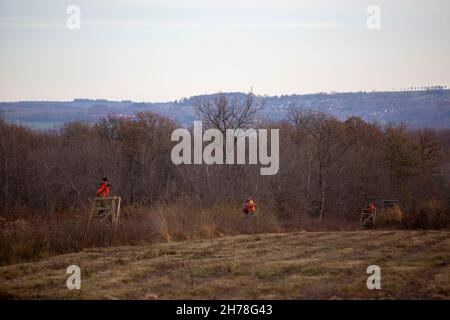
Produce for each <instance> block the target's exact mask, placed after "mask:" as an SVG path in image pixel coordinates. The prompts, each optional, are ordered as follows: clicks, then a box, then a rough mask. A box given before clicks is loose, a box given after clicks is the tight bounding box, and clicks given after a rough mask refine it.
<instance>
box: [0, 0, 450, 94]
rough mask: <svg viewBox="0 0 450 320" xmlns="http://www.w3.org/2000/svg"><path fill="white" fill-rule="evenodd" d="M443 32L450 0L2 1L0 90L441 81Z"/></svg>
mask: <svg viewBox="0 0 450 320" xmlns="http://www.w3.org/2000/svg"><path fill="white" fill-rule="evenodd" d="M72 4H73V5H77V6H79V8H80V9H81V29H80V30H69V29H68V28H67V27H66V21H67V18H68V17H69V15H68V14H67V13H66V9H67V7H68V6H69V5H72ZM373 4H375V5H377V6H379V8H380V9H381V29H380V30H370V29H368V28H367V26H366V21H367V19H368V17H369V14H367V12H366V10H367V8H368V6H369V5H373ZM449 39H450V1H449V0H422V1H417V0H388V1H377V0H374V1H364V0H361V1H355V0H353V1H338V0H306V1H300V0H298V1H294V0H166V1H163V0H148V1H144V0H110V1H106V0H89V1H87V0H86V1H85V0H70V1H65V0H40V1H35V0H0V101H17V100H72V99H73V98H77V97H83V98H106V99H112V100H128V99H131V100H134V101H166V100H173V99H179V98H181V97H189V96H192V95H196V94H203V93H212V92H218V91H223V92H228V91H244V92H248V91H249V90H250V89H251V88H253V91H254V92H255V93H257V94H269V95H280V94H290V93H314V92H323V91H340V92H344V91H360V90H391V89H400V88H405V87H410V86H425V85H450V41H449Z"/></svg>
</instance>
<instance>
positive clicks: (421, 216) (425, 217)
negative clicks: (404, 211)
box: [410, 199, 448, 229]
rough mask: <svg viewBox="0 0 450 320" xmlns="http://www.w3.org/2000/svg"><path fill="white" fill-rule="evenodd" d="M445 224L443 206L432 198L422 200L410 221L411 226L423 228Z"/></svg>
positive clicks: (432, 227)
mask: <svg viewBox="0 0 450 320" xmlns="http://www.w3.org/2000/svg"><path fill="white" fill-rule="evenodd" d="M447 224H448V221H447V217H446V215H445V209H444V206H443V205H442V203H441V202H440V201H437V200H434V199H428V200H425V201H423V202H422V204H421V205H420V206H419V209H418V211H417V212H416V213H415V214H414V215H413V217H411V221H410V225H411V226H412V227H414V228H423V229H439V228H445V227H446V226H447Z"/></svg>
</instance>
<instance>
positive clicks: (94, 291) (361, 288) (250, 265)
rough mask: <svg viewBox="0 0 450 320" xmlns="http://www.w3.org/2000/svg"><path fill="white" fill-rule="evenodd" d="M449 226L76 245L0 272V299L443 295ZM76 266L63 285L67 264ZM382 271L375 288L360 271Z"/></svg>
mask: <svg viewBox="0 0 450 320" xmlns="http://www.w3.org/2000/svg"><path fill="white" fill-rule="evenodd" d="M449 262H450V233H449V232H448V231H357V232H298V233H280V234H259V235H239V236H231V237H223V238H217V239H212V240H193V241H185V242H170V243H165V244H154V245H145V246H133V247H129V246H127V247H116V248H98V249H85V250H83V251H81V252H78V253H72V254H65V255H60V256H56V257H52V258H48V259H44V260H42V261H39V262H34V263H22V264H16V265H11V266H6V267H1V268H0V297H3V298H16V299H30V298H38V299H42V298H50V299H55V298H63V299H238V298H239V299H316V298H325V299H341V298H343V299H347V298H375V299H379V298H383V299H384V298H404V299H422V298H426V299H428V298H431V299H450V268H449ZM71 264H76V265H79V266H80V267H81V270H82V289H81V290H68V289H67V288H66V285H65V282H66V278H67V276H68V275H67V274H66V273H65V271H66V268H67V266H69V265H71ZM372 264H376V265H379V266H380V267H381V276H382V280H381V285H382V289H381V290H368V289H367V288H366V279H367V277H368V275H367V274H366V268H367V267H368V266H369V265H372Z"/></svg>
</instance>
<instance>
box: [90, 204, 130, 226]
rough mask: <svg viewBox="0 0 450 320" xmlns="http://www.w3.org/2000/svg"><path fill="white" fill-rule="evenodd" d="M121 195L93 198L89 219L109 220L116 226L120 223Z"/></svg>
mask: <svg viewBox="0 0 450 320" xmlns="http://www.w3.org/2000/svg"><path fill="white" fill-rule="evenodd" d="M121 200H122V199H121V198H120V197H96V198H93V199H92V204H91V212H90V215H89V221H91V220H92V219H99V220H100V221H105V220H109V221H111V222H112V223H113V224H114V226H116V225H117V224H118V223H119V214H120V202H121Z"/></svg>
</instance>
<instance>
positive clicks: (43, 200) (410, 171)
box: [0, 94, 450, 264]
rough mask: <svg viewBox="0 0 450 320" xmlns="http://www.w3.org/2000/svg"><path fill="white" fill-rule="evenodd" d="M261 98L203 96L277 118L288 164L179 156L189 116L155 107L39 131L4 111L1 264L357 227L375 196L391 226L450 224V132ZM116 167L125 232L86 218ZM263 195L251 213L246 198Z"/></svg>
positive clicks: (213, 121)
mask: <svg viewBox="0 0 450 320" xmlns="http://www.w3.org/2000/svg"><path fill="white" fill-rule="evenodd" d="M262 106H263V102H262V101H259V100H258V99H257V98H255V97H254V96H252V95H251V94H250V95H249V96H248V97H247V99H246V100H245V101H233V100H230V99H228V98H227V97H225V96H220V97H218V98H216V99H215V100H211V101H209V102H207V103H203V104H202V105H199V106H198V108H197V111H198V116H199V118H200V119H202V120H203V123H204V126H210V127H216V128H218V129H219V130H221V131H223V130H225V129H228V128H248V127H253V128H279V129H280V170H279V172H278V174H277V175H273V176H261V175H260V174H259V166H257V165H180V166H176V165H174V164H173V163H172V162H171V158H170V153H171V149H172V147H173V145H174V143H173V142H171V140H170V137H171V133H172V131H173V130H174V129H176V128H178V127H180V125H179V124H177V123H175V122H173V121H171V120H170V119H168V118H164V117H161V116H157V115H155V114H152V113H141V114H138V115H137V116H136V117H135V118H133V119H124V118H117V117H114V116H110V117H109V118H108V119H104V120H102V121H100V122H98V123H97V124H96V125H89V124H86V123H83V122H71V123H67V124H66V125H65V126H64V127H63V128H61V129H54V130H47V131H33V130H31V129H29V128H26V127H23V126H19V125H15V124H10V123H7V122H6V121H4V120H0V217H1V221H0V222H1V233H0V264H9V263H13V262H17V261H22V260H30V259H38V258H39V257H41V256H43V255H46V254H56V253H63V252H72V251H76V250H80V249H83V248H87V247H93V246H110V245H118V244H136V243H142V242H154V241H167V240H181V239H194V238H212V237H217V236H221V235H227V234H238V233H254V232H263V231H270V232H281V231H291V230H342V229H345V230H351V229H356V228H358V219H359V215H360V212H361V209H362V208H363V207H364V206H365V205H366V204H367V202H368V201H369V199H398V200H400V203H401V219H397V220H395V223H394V222H392V223H386V224H385V225H383V226H380V227H383V228H415V229H421V228H445V227H446V226H447V225H448V220H449V216H450V213H449V208H450V198H449V182H450V130H448V129H443V130H439V131H437V130H433V129H417V130H412V129H410V128H408V127H407V126H406V125H401V124H395V125H394V124H392V125H387V126H381V125H379V124H377V123H367V122H365V121H363V120H362V119H360V118H356V117H353V118H349V119H347V120H346V121H343V122H341V121H338V120H337V119H335V118H333V117H331V116H328V115H326V114H322V113H314V112H310V111H307V110H304V109H302V108H300V107H292V108H291V109H290V111H289V116H288V118H286V119H285V120H284V121H281V122H264V121H261V120H258V121H256V120H255V115H257V113H258V111H259V110H260V109H261V108H262ZM104 176H107V177H108V178H109V180H110V182H111V184H112V193H113V194H114V195H119V196H121V197H122V199H123V210H122V216H121V222H120V224H119V226H118V228H117V230H116V231H113V230H112V229H111V226H109V225H108V224H106V223H92V224H88V223H87V211H88V208H89V199H90V198H92V197H93V196H95V193H96V190H97V188H98V187H99V184H100V182H101V178H102V177H104ZM249 195H251V196H253V198H254V199H255V200H256V201H257V205H258V216H257V217H256V218H255V219H254V220H251V221H249V220H247V219H243V217H242V212H241V207H242V203H243V202H244V200H245V199H246V198H247V196H249Z"/></svg>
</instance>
